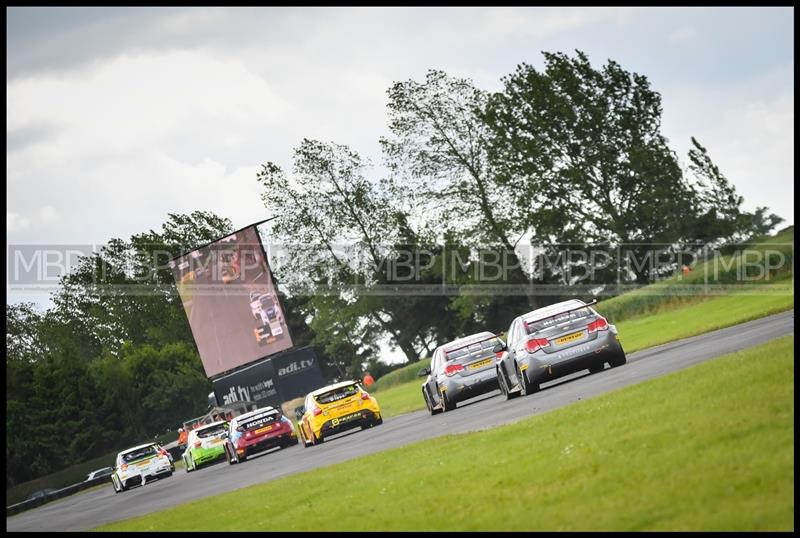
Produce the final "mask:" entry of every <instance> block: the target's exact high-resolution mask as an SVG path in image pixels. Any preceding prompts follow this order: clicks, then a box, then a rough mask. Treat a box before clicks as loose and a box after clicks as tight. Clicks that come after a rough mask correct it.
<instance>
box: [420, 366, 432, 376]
mask: <svg viewBox="0 0 800 538" xmlns="http://www.w3.org/2000/svg"><path fill="white" fill-rule="evenodd" d="M430 373H431V369H430V368H428V367H427V366H426V367H425V368H423V369H421V370H420V371H419V372H417V377H425V376H426V375H430Z"/></svg>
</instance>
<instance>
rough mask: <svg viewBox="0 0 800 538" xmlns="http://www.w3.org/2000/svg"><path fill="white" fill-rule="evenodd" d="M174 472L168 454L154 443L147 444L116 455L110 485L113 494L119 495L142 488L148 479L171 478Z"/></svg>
mask: <svg viewBox="0 0 800 538" xmlns="http://www.w3.org/2000/svg"><path fill="white" fill-rule="evenodd" d="M174 470H175V465H174V464H173V463H172V458H170V456H169V452H167V451H166V449H164V448H162V447H161V446H160V445H158V444H156V443H148V444H145V445H139V446H135V447H133V448H128V449H126V450H123V451H122V452H120V453H119V454H117V459H116V463H115V466H114V472H113V473H112V475H111V484H112V485H113V486H114V492H115V493H120V492H123V491H126V490H127V489H128V488H130V487H132V486H137V485H141V486H144V485H145V483H146V482H147V480H148V479H152V478H166V477H168V476H172V472H173V471H174Z"/></svg>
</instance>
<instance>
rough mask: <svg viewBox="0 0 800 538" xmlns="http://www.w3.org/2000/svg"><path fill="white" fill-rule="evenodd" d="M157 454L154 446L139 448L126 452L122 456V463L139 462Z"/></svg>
mask: <svg viewBox="0 0 800 538" xmlns="http://www.w3.org/2000/svg"><path fill="white" fill-rule="evenodd" d="M157 453H158V451H157V450H156V447H155V445H153V446H146V447H144V448H139V449H136V450H133V451H131V452H126V453H125V454H123V455H122V461H124V462H125V463H130V462H132V461H136V460H141V459H144V458H147V457H150V456H155V455H156V454H157Z"/></svg>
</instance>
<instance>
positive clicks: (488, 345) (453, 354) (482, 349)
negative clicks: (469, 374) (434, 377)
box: [444, 338, 500, 361]
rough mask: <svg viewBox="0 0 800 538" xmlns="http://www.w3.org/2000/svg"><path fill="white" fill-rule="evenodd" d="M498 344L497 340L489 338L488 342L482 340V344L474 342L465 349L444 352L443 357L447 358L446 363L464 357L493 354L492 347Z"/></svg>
mask: <svg viewBox="0 0 800 538" xmlns="http://www.w3.org/2000/svg"><path fill="white" fill-rule="evenodd" d="M499 342H500V340H499V339H498V338H491V339H489V340H484V341H483V342H476V343H474V344H470V345H469V346H467V347H462V348H460V349H455V350H453V351H445V352H444V356H445V357H446V358H447V360H448V361H454V360H456V359H461V358H463V357H466V356H468V355H469V356H473V355H488V354H489V353H494V346H495V345H497V344H498V343H499Z"/></svg>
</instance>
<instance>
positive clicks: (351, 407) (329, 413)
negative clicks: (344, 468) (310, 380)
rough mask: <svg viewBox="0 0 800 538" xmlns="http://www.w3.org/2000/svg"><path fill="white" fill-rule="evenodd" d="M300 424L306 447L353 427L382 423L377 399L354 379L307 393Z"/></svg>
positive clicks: (301, 435)
mask: <svg viewBox="0 0 800 538" xmlns="http://www.w3.org/2000/svg"><path fill="white" fill-rule="evenodd" d="M301 411H302V417H301V418H300V422H299V423H298V425H297V426H298V431H299V434H298V435H299V436H300V440H301V441H302V442H303V446H304V447H308V446H312V445H317V444H320V443H322V442H324V441H325V437H329V436H331V435H335V434H337V433H341V432H343V431H346V430H349V429H351V428H358V427H361V428H362V429H366V428H371V427H373V426H376V425H378V424H383V418H382V417H381V409H380V407H379V406H378V401H377V400H376V399H375V398H374V397H372V396H370V395H369V393H368V392H367V391H365V390H364V389H362V388H361V386H360V385H359V384H358V383H356V382H355V381H344V382H342V383H337V384H335V385H328V386H327V387H323V388H321V389H317V390H315V391H314V392H311V393H309V394H308V395H307V396H306V399H305V404H304V406H303V408H302V409H301Z"/></svg>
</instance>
